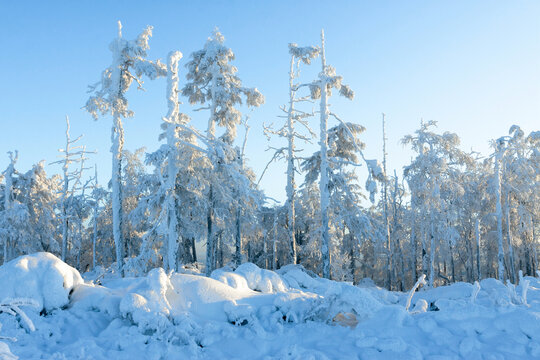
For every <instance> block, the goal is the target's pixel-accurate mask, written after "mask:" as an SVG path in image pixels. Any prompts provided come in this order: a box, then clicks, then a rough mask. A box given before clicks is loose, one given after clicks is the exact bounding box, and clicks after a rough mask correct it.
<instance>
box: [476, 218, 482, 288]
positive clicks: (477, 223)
mask: <svg viewBox="0 0 540 360" xmlns="http://www.w3.org/2000/svg"><path fill="white" fill-rule="evenodd" d="M475 237H476V273H477V274H478V277H477V280H478V281H480V280H481V279H482V273H481V271H480V219H476V223H475Z"/></svg>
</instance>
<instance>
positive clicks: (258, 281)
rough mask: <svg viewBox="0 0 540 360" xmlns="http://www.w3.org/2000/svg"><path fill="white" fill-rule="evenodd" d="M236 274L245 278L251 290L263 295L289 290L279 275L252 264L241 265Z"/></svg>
mask: <svg viewBox="0 0 540 360" xmlns="http://www.w3.org/2000/svg"><path fill="white" fill-rule="evenodd" d="M234 273H235V274H237V275H241V276H243V277H244V278H245V279H246V281H247V285H248V286H249V288H250V289H251V290H255V291H260V292H262V293H275V292H284V291H286V290H287V285H285V283H284V282H283V280H282V279H281V277H280V276H279V275H278V274H276V273H275V272H273V271H270V270H265V269H261V268H259V267H258V266H257V265H255V264H252V263H245V264H242V265H240V266H239V267H237V268H236V270H235V271H234Z"/></svg>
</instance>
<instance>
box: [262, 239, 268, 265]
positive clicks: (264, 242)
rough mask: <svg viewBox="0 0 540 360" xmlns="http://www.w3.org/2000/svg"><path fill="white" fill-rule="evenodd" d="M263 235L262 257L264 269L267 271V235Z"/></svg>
mask: <svg viewBox="0 0 540 360" xmlns="http://www.w3.org/2000/svg"><path fill="white" fill-rule="evenodd" d="M263 232H264V234H263V256H264V268H265V269H268V235H267V233H266V231H264V230H263Z"/></svg>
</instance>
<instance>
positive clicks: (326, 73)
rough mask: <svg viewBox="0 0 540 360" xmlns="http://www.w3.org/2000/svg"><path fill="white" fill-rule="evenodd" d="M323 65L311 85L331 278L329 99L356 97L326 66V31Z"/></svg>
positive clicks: (326, 268) (325, 258)
mask: <svg viewBox="0 0 540 360" xmlns="http://www.w3.org/2000/svg"><path fill="white" fill-rule="evenodd" d="M321 63H322V71H321V72H320V73H319V78H318V80H316V81H314V82H312V83H311V84H310V90H311V97H312V98H313V99H320V119H321V121H320V139H319V145H320V148H321V150H320V181H319V188H320V195H321V232H322V242H321V255H322V264H323V270H322V274H323V277H325V278H327V279H329V278H330V233H329V222H328V221H329V220H328V207H329V198H330V195H329V189H328V154H327V152H328V133H327V128H328V119H329V117H330V116H331V115H334V114H333V113H331V112H330V110H329V103H328V98H329V97H330V96H331V95H332V89H333V88H335V89H336V90H338V91H339V94H340V95H342V96H344V97H345V98H347V99H351V100H352V98H353V97H354V93H353V91H352V90H351V89H350V88H349V87H348V86H347V85H345V84H342V80H343V77H342V76H340V75H337V74H336V70H335V69H334V68H333V67H331V66H329V65H326V54H325V49H324V31H322V32H321Z"/></svg>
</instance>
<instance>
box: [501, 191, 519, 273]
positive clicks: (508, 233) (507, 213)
mask: <svg viewBox="0 0 540 360" xmlns="http://www.w3.org/2000/svg"><path fill="white" fill-rule="evenodd" d="M504 214H505V217H506V241H507V246H508V258H509V261H508V263H509V264H508V265H509V267H510V271H509V274H508V275H509V277H511V278H512V281H513V282H514V284H516V283H517V278H516V268H515V266H514V247H513V246H512V234H511V229H510V225H511V224H510V194H509V193H508V191H507V192H506V201H505V203H504Z"/></svg>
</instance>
